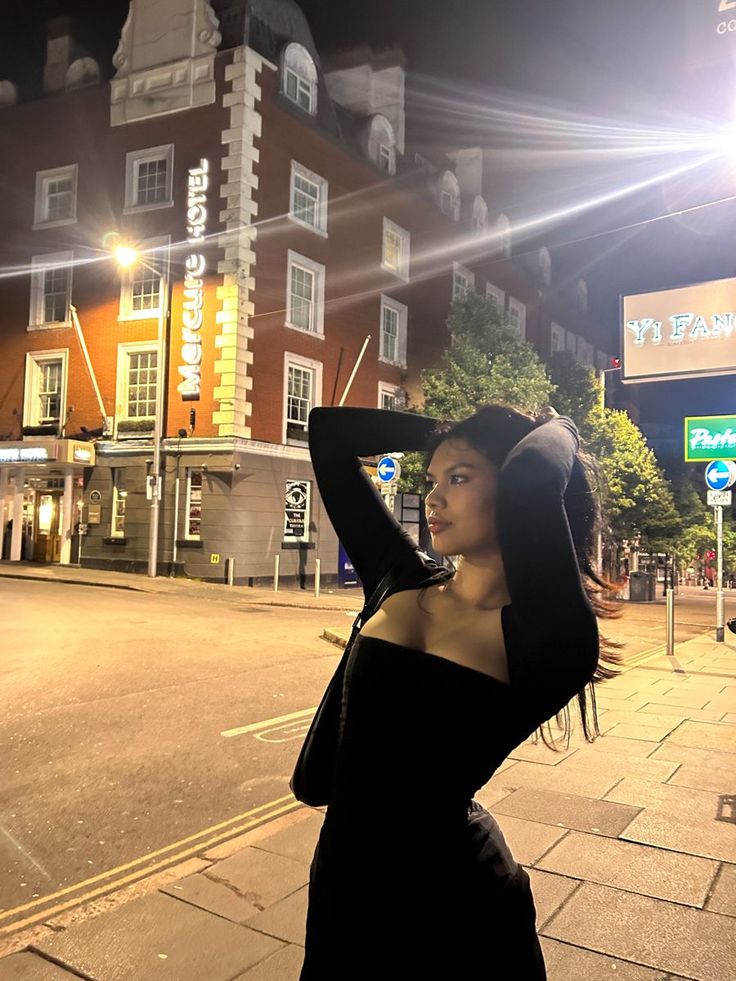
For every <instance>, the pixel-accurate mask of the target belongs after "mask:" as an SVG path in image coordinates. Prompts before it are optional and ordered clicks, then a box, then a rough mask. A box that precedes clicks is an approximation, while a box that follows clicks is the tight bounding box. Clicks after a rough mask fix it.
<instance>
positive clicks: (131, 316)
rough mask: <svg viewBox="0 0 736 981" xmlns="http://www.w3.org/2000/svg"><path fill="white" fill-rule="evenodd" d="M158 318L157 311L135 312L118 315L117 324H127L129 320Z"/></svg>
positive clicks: (158, 313)
mask: <svg viewBox="0 0 736 981" xmlns="http://www.w3.org/2000/svg"><path fill="white" fill-rule="evenodd" d="M160 316H161V312H160V311H159V310H136V312H135V313H120V314H118V323H119V324H120V323H127V322H128V321H129V320H158V319H159V317H160Z"/></svg>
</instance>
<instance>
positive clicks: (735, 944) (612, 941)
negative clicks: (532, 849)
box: [544, 882, 736, 981]
mask: <svg viewBox="0 0 736 981" xmlns="http://www.w3.org/2000/svg"><path fill="white" fill-rule="evenodd" d="M544 934H545V935H546V936H548V937H552V938H554V939H556V940H562V941H565V942H567V943H571V944H575V945H577V946H579V947H587V948H588V949H590V950H595V951H598V952H599V953H601V954H608V955H609V956H611V957H619V958H621V959H622V960H628V961H634V962H635V963H637V964H642V965H644V966H645V967H650V968H653V969H658V970H660V971H665V972H667V971H670V972H672V973H674V974H677V975H682V976H683V977H686V978H692V979H693V981H733V976H734V965H735V964H736V920H734V919H732V918H731V917H729V916H722V915H720V914H718V913H710V912H707V911H704V910H695V909H692V908H690V907H688V906H678V905H676V904H674V903H666V902H663V901H662V900H660V899H652V898H650V897H649V896H640V895H637V894H636V893H631V892H622V891H621V890H619V889H612V888H610V887H609V886H601V885H597V884H594V883H588V882H585V883H583V885H582V886H581V887H580V888H579V889H578V890H577V892H575V893H574V894H573V895H572V896H571V897H570V899H569V900H568V901H567V903H566V904H565V905H564V906H563V907H562V909H561V910H560V911H559V912H558V913H556V914H555V915H554V916H553V917H552V919H551V920H550V921H549V922H548V923H547V924H546V926H545V927H544Z"/></svg>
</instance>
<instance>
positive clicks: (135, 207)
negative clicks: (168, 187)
mask: <svg viewBox="0 0 736 981" xmlns="http://www.w3.org/2000/svg"><path fill="white" fill-rule="evenodd" d="M173 207H174V202H173V200H172V201H156V202H154V203H153V204H129V205H126V207H125V208H123V214H124V215H137V214H138V213H139V212H140V211H159V210H160V209H161V208H173Z"/></svg>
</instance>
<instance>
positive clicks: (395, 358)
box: [378, 296, 408, 368]
mask: <svg viewBox="0 0 736 981" xmlns="http://www.w3.org/2000/svg"><path fill="white" fill-rule="evenodd" d="M407 319H408V318H407V307H406V306H405V305H404V304H403V303H399V302H398V301H397V300H392V299H390V298H389V297H387V296H381V343H380V347H379V355H378V356H379V358H380V360H381V361H388V362H389V364H397V365H400V366H401V367H402V368H405V367H406V330H407Z"/></svg>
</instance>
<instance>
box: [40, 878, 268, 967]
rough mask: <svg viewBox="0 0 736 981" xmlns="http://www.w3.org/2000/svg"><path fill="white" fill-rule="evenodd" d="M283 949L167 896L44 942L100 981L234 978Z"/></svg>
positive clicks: (43, 948)
mask: <svg viewBox="0 0 736 981" xmlns="http://www.w3.org/2000/svg"><path fill="white" fill-rule="evenodd" d="M281 946H282V944H281V943H280V941H278V940H274V939H273V938H272V937H267V936H264V935H263V934H261V933H256V931H255V930H250V929H248V927H244V926H238V925H236V924H235V923H230V922H229V921H228V920H224V919H222V917H219V916H212V915H211V914H210V913H204V912H202V910H199V909H195V908H194V907H193V906H190V905H188V904H187V903H181V902H179V901H178V900H176V899H172V898H171V897H170V896H165V895H163V894H162V893H152V894H151V895H150V896H144V897H143V898H142V899H135V900H133V901H132V902H130V903H126V904H125V905H124V906H120V907H119V908H118V909H116V910H113V911H112V912H111V913H106V914H104V915H103V916H98V917H95V918H94V919H91V920H87V921H86V922H84V923H81V924H79V925H78V926H75V927H72V928H71V929H69V930H67V931H65V932H64V933H60V934H56V935H55V936H53V937H50V938H47V939H46V940H44V941H41V942H39V944H38V945H37V947H36V948H35V949H37V950H38V951H39V952H40V953H42V954H46V955H47V956H49V957H52V958H54V960H56V961H57V962H60V963H61V964H63V965H64V966H67V967H69V968H70V969H71V970H76V971H78V972H80V973H82V974H83V975H84V976H87V977H89V978H92V979H93V981H148V979H149V978H154V977H155V978H156V981H203V979H204V978H206V979H207V981H232V979H233V978H235V977H237V976H238V974H243V973H244V972H245V971H247V970H248V968H250V967H252V966H253V965H254V964H257V963H258V962H259V961H262V960H263V959H264V957H267V956H268V955H269V954H272V953H274V952H275V951H276V950H278V949H279V948H280V947H281Z"/></svg>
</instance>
